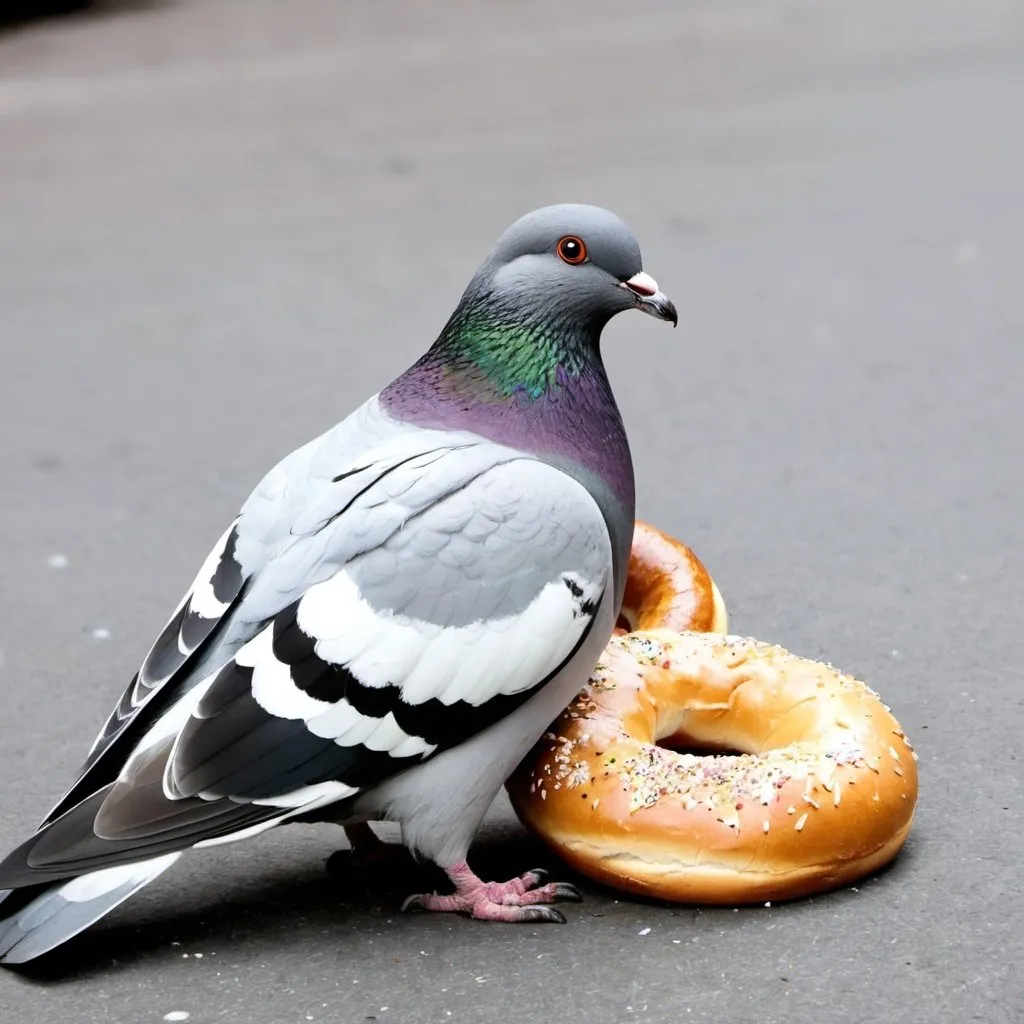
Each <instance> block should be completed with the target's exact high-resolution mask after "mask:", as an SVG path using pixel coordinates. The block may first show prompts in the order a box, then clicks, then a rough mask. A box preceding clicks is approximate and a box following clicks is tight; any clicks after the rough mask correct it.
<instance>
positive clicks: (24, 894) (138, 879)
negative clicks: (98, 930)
mask: <svg viewBox="0 0 1024 1024" xmlns="http://www.w3.org/2000/svg"><path fill="white" fill-rule="evenodd" d="M180 856H181V854H180V853H168V854H164V856H162V857H154V858H152V859H150V860H144V861H138V862H136V863H134V864H117V865H115V866H114V867H111V868H104V869H102V870H100V871H92V872H90V873H89V874H87V875H79V876H78V877H77V878H72V879H71V880H70V881H67V882H58V883H56V884H43V885H33V886H27V887H26V888H24V889H14V890H8V891H7V892H6V893H4V892H3V891H2V890H0V915H4V916H3V917H0V963H2V964H23V963H27V962H28V961H29V960H34V959H35V958H36V957H38V956H42V955H43V954H44V953H47V952H49V951H50V950H51V949H53V948H55V947H56V946H59V945H61V943H63V942H66V941H67V940H68V939H70V938H72V937H73V936H75V935H77V934H78V933H79V932H81V931H84V930H85V929H86V928H88V927H89V925H91V924H94V923H95V922H96V921H98V920H99V919H100V918H101V917H104V916H105V915H106V914H109V913H110V911H112V910H113V909H114V908H115V907H117V906H118V905H119V904H121V903H123V902H124V901H125V900H126V899H128V897H129V896H131V895H133V894H134V893H136V892H138V891H139V889H141V888H142V887H143V886H144V885H148V884H149V883H150V882H152V881H153V879H154V878H156V877H157V875H159V874H161V873H162V872H164V871H166V870H167V868H169V867H170V866H171V865H172V864H173V863H174V862H175V861H176V860H177V859H178V858H179V857H180Z"/></svg>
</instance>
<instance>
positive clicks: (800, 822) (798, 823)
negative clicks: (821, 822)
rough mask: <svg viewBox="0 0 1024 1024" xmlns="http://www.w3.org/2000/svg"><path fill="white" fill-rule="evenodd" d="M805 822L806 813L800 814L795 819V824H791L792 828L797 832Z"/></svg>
mask: <svg viewBox="0 0 1024 1024" xmlns="http://www.w3.org/2000/svg"><path fill="white" fill-rule="evenodd" d="M806 824H807V815H806V814H801V815H800V817H799V818H797V819H796V824H795V825H794V826H793V828H795V829H796V830H797V832H800V831H802V830H803V827H804V825H806Z"/></svg>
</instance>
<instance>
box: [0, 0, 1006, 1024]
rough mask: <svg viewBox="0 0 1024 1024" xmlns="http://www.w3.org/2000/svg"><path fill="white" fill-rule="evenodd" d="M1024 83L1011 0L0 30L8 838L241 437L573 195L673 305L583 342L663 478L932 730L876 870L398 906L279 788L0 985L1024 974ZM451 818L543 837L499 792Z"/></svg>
mask: <svg viewBox="0 0 1024 1024" xmlns="http://www.w3.org/2000/svg"><path fill="white" fill-rule="evenodd" d="M1022 104H1024V11H1022V8H1021V5H1020V4H1019V3H1012V2H1010V0H972V3H970V4H964V3H960V2H958V0H941V2H940V0H913V2H906V3H903V4H899V5H893V4H891V3H889V2H887V0H860V2H858V3H836V2H834V3H829V4H820V3H816V2H813V0H806V2H797V0H781V2H775V3H766V2H764V0H729V2H726V0H719V2H718V3H716V4H699V3H694V2H689V3H682V2H680V0H662V2H648V3H646V4H636V3H634V4H623V3H607V2H603V0H602V2H596V0H578V2H575V3H560V4H552V3H549V2H540V0H533V2H530V3H519V4H515V5H513V4H508V5H504V6H501V5H486V6H485V5H472V4H469V3H468V2H464V3H444V2H436V3H427V4H420V3H413V2H411V0H409V2H400V0H395V2H391V3H381V4H373V5H369V4H367V5H359V4H355V3H339V2H333V3H330V2H327V0H323V2H312V0H310V2H303V3H295V4H284V3H281V2H271V0H244V2H242V0H237V2H212V0H206V2H198V0H193V2H176V0H162V2H150V3H134V4H129V3H122V4H118V3H107V4H105V5H98V6H97V8H96V9H94V10H93V11H92V12H86V13H83V14H80V15H75V16H71V17H67V18H58V19H54V20H49V21H40V22H36V23H29V24H27V25H22V26H8V27H7V28H6V29H5V30H3V31H0V357H2V358H0V368H2V372H0V424H2V430H3V438H4V444H3V447H2V451H0V479H2V481H3V484H2V488H3V490H2V499H0V551H2V560H3V567H4V568H3V585H2V590H0V690H2V695H3V698H4V712H3V718H2V722H0V785H2V787H3V796H2V799H0V845H2V846H3V847H4V849H6V848H7V847H9V846H11V845H13V844H14V843H15V842H16V841H18V840H20V839H21V838H22V837H23V835H24V834H25V832H26V831H27V830H28V829H30V828H31V827H32V826H33V825H34V823H35V822H36V820H37V819H38V818H39V817H40V816H41V815H42V813H43V812H45V811H46V810H47V808H48V807H49V806H50V804H51V803H52V801H53V800H54V799H55V798H56V797H57V796H58V795H59V794H60V792H61V791H62V789H63V787H64V786H65V784H66V783H67V782H68V781H69V780H70V778H71V776H72V775H73V773H74V771H75V769H76V767H77V765H78V763H79V761H80V759H81V757H82V756H83V754H84V751H85V748H86V747H87V745H88V743H89V741H90V740H91V738H92V735H93V733H94V731H95V729H96V727H97V725H98V723H99V721H100V720H101V718H102V717H103V716H104V715H105V714H106V711H107V709H108V707H109V705H110V704H111V702H112V701H113V700H114V698H115V697H116V695H117V694H118V693H119V691H120V689H121V687H122V685H123V684H124V683H125V682H126V681H127V679H128V677H129V676H130V674H131V672H132V671H133V669H134V667H135V665H136V663H137V662H138V660H139V659H140V658H141V656H142V654H143V653H144V651H145V649H146V647H147V644H148V642H149V640H150V639H151V638H152V636H153V635H154V633H155V632H156V630H157V629H158V628H159V627H160V625H161V624H162V623H163V621H164V618H165V615H166V614H167V613H168V611H169V610H170V609H171V607H172V606H173V605H174V603H175V602H176V601H177V599H178V597H179V594H180V592H181V591H182V588H183V587H184V586H185V585H186V584H187V582H188V581H189V580H190V579H191V577H192V574H193V571H194V569H195V568H196V566H197V565H198V562H199V560H200V559H201V557H202V556H203V555H204V554H205V552H206V550H207V548H208V546H209V544H210V543H211V542H212V540H213V539H214V538H215V537H216V536H217V535H218V534H219V533H220V531H221V529H222V528H223V525H224V524H225V523H226V521H227V519H228V517H230V515H231V514H232V513H233V511H234V509H235V507H236V505H237V504H238V502H239V501H240V500H241V498H242V497H243V496H244V495H245V494H246V493H247V492H248V490H249V488H250V487H251V486H252V484H253V483H255V481H256V480H257V479H258V477H259V476H260V475H261V473H262V472H263V470H264V469H265V468H266V467H268V466H269V465H270V464H271V462H272V461H273V460H276V459H277V458H278V457H279V456H281V455H282V454H284V453H285V452H287V451H289V450H290V449H291V448H293V447H294V446H296V445H298V444H299V443H301V442H302V441H304V440H306V439H307V438H308V437H310V436H312V435H313V434H314V433H315V432H318V431H320V430H321V429H323V428H324V427H326V426H328V425H329V424H331V423H332V422H334V421H335V419H337V418H340V417H341V415H343V414H344V413H345V412H346V411H348V410H349V409H350V408H351V407H352V406H353V405H354V404H355V403H357V402H358V401H360V400H361V399H362V398H364V397H365V396H366V395H367V394H369V393H370V392H371V391H373V390H375V389H377V388H378V387H380V386H382V385H383V384H384V383H386V382H387V381H388V380H389V379H390V377H391V376H392V375H393V374H394V373H396V372H397V371H399V370H401V369H402V368H404V367H405V366H406V365H407V364H408V363H409V362H410V361H411V360H412V359H413V358H414V357H415V356H416V355H418V354H419V352H420V350H421V349H422V348H423V347H425V345H426V344H427V343H429V342H430V341H431V340H432V338H433V336H434V332H435V331H436V330H437V329H438V328H439V327H440V325H441V324H442V322H443V320H444V319H445V317H446V316H447V314H448V312H449V310H450V309H451V307H452V305H453V304H454V302H455V301H456V300H457V298H458V295H459V293H460V291H461V289H462V287H463V285H464V284H465V282H466V280H467V278H468V276H469V274H470V273H471V271H472V270H473V269H474V268H475V266H476V264H477V261H478V260H479V258H480V257H481V255H482V254H483V252H484V251H485V250H486V248H487V247H488V246H489V245H490V244H491V242H492V241H493V239H494V237H495V236H496V235H497V233H498V232H499V231H500V230H502V229H503V228H504V227H505V226H506V224H507V223H508V222H510V221H511V220H512V219H513V218H514V217H516V216H518V215H519V214H520V213H522V212H524V211H525V210H527V209H530V208H532V207H534V206H537V205H541V204H543V203H547V202H552V201H562V200H581V201H591V202H598V203H602V204H604V205H607V206H610V207H612V208H613V209H615V210H617V211H619V212H620V213H621V214H622V215H623V216H625V217H626V219H627V220H629V221H630V222H631V223H632V225H633V226H634V227H635V229H636V231H637V233H638V235H639V237H640V238H641V240H642V243H643V245H644V250H645V257H646V265H647V269H648V270H649V271H650V272H651V273H652V274H654V275H655V276H656V277H657V278H658V280H659V282H660V283H661V284H662V286H663V288H665V290H666V291H667V292H668V293H669V294H670V295H672V297H673V298H674V299H675V300H676V303H677V304H678V306H679V308H680V311H681V315H682V322H681V325H680V329H679V330H678V331H676V332H672V331H670V330H666V329H665V328H664V326H663V325H659V324H655V323H654V322H653V321H650V320H647V319H645V318H642V317H638V316H631V317H621V318H619V320H617V321H616V322H615V324H614V325H613V327H612V329H611V330H610V331H609V333H608V336H607V341H606V351H607V353H608V360H609V363H610V366H611V371H612V376H613V380H614V383H615V385H616V388H617V392H618V395H619V398H620V401H621V405H622V408H623V412H624V415H625V418H626V421H627V425H628V428H629V430H630V434H631V437H632V439H633V443H634V446H635V451H636V459H637V468H638V475H639V489H640V513H641V515H642V516H643V517H645V518H648V519H650V520H652V521H654V522H655V523H658V524H659V525H661V526H663V527H665V528H667V529H669V530H671V531H672V532H674V533H676V534H677V535H679V536H681V537H683V538H685V539H686V540H687V541H689V542H690V543H692V544H693V545H694V546H695V547H696V549H697V550H698V552H699V553H700V554H701V555H702V556H703V557H704V559H705V560H706V561H707V563H708V564H709V566H710V568H711V570H712V572H713V573H714V575H715V576H716V578H717V580H718V582H719V584H720V586H721V588H722V590H723V592H724V593H725V595H726V598H727V600H728V601H729V604H730V608H731V612H732V621H733V625H734V628H735V629H736V630H737V631H739V632H743V633H749V634H753V635H756V636H758V637H761V638H763V639H769V640H773V641H777V642H780V643H783V644H785V645H787V646H789V647H790V648H791V649H793V650H795V651H797V652H798V653H801V654H804V655H808V656H811V657H822V658H827V659H829V660H831V661H833V662H834V663H836V664H837V665H839V666H840V667H842V668H845V669H847V670H849V671H852V672H856V673H858V674H860V675H861V676H862V677H864V678H865V679H867V680H868V681H870V682H871V683H872V684H873V685H874V686H875V687H876V688H877V689H878V690H880V691H881V693H882V694H883V696H884V697H885V698H886V699H887V700H888V701H889V703H891V704H892V706H893V710H894V712H895V713H896V715H897V717H898V718H899V719H900V721H901V722H902V724H903V725H904V727H905V728H906V730H907V732H908V734H909V735H910V737H911V739H912V740H913V741H914V742H915V744H916V746H917V747H918V750H919V752H920V755H921V763H920V768H921V772H922V793H921V800H920V804H919V815H918V818H917V821H916V825H915V829H914V831H913V834H912V837H911V841H910V842H909V844H908V846H907V848H906V850H905V852H904V854H903V856H902V857H901V858H900V860H899V861H898V863H897V865H896V866H895V867H894V868H893V869H892V870H891V871H889V872H887V873H885V874H884V875H882V876H880V877H877V878H872V879H869V880H865V881H864V882H863V883H862V884H861V885H859V886H857V887H856V888H852V889H848V890H846V891H843V892H839V893H835V894H833V895H829V896H826V897H820V898H816V899H812V900H806V901H802V902H799V903H793V904H790V905H786V906H773V907H771V908H765V907H757V908H755V909H746V910H742V911H739V912H733V911H730V910H697V909H693V908H689V907H672V906H662V905H654V904H648V903H643V902H639V901H636V900H631V899H627V898H625V897H623V898H618V899H617V898H616V894H615V893H611V892H606V891H600V890H598V889H597V888H596V887H594V886H590V885H588V886H586V895H587V900H586V902H585V903H584V904H583V905H582V906H579V907H570V908H569V916H570V922H569V924H568V925H567V926H565V927H563V928H556V927H552V926H547V927H529V926H518V927H513V926H499V925H481V924H477V923H474V922H471V921H467V920H463V919H453V918H450V917H447V916H402V915H400V914H398V913H397V912H396V910H397V903H398V896H397V894H395V893H391V892H388V891H386V890H384V889H382V888H381V887H380V886H377V887H374V886H370V887H369V888H368V890H367V889H366V887H365V886H363V885H362V883H359V884H358V888H357V891H355V892H352V891H351V890H350V889H346V887H345V886H344V885H343V884H342V883H340V882H338V881H332V880H330V879H329V878H327V877H326V876H325V874H324V872H323V861H324V859H325V858H326V856H327V855H328V854H329V853H330V852H331V851H332V850H334V849H335V848H337V847H338V846H339V845H342V844H341V840H340V836H339V835H338V834H336V832H335V831H334V830H332V829H330V828H327V827H318V828H295V829H292V830H291V831H287V830H282V831H279V832H277V833H275V834H273V835H271V836H269V837H266V838H263V839H261V840H259V841H256V842H251V843H248V844H244V845H241V846H237V847H235V848H229V849H222V850H219V851H211V852H210V853H208V854H206V855H204V856H195V857H193V858H190V859H188V860H187V861H186V862H183V863H182V864H180V865H179V866H178V867H177V868H176V869H174V870H173V871H172V872H170V873H169V874H168V875H165V876H164V877H163V878H162V879H160V881H159V882H158V883H157V884H154V885H153V886H152V887H150V888H149V889H148V890H146V891H145V892H144V893H143V894H141V895H140V896H139V897H137V898H136V899H135V900H133V901H132V902H131V903H130V904H128V905H126V906H124V907H122V908H121V909H120V910H119V911H118V912H117V913H116V914H115V915H113V916H111V918H109V919H108V920H107V921H106V922H104V923H103V924H102V925H100V926H98V927H96V928H95V929H93V930H92V931H91V932H90V933H89V934H88V936H87V937H86V938H84V939H83V940H81V941H78V942H76V943H74V944H73V945H72V946H70V947H68V948H67V950H66V951H65V952H64V953H63V954H60V955H58V956H56V957H54V958H52V959H51V960H50V961H48V962H47V963H46V964H44V965H42V966H40V967H39V968H37V969H36V970H34V971H33V972H29V973H24V974H14V973H9V972H3V973H0V1020H3V1021H5V1022H6V1021H19V1022H20V1021H37V1020H42V1019H44V1017H45V1018H46V1019H48V1020H50V1019H52V1020H69V1021H74V1022H76V1024H92V1022H98V1021H108V1022H109V1021H117V1022H121V1021H125V1022H145V1021H154V1022H157V1021H160V1020H162V1019H164V1015H165V1014H167V1013H171V1012H172V1011H183V1012H187V1013H188V1014H190V1018H189V1020H190V1021H191V1022H192V1024H205V1022H207V1021H228V1022H233V1021H245V1022H253V1024H262V1022H267V1024H270V1022H273V1024H290V1022H293V1021H294V1022H304V1021H363V1020H373V1019H376V1020H377V1021H381V1022H387V1021H394V1022H400V1024H419V1022H428V1021H429V1022H435V1021H436V1022H444V1021H448V1020H452V1021H464V1022H476V1021H495V1022H499V1021H500V1022H508V1024H514V1022H542V1021H546V1020H548V1019H553V1020H564V1021H587V1022H588V1024H613V1022H614V1024H618V1022H625V1021H633V1020H636V1021H647V1022H664V1024H678V1022H681V1021H691V1020H692V1021H695V1022H696V1021H708V1022H716V1024H721V1022H726V1024H728V1022H746V1021H759V1022H766V1024H767V1022H773V1021H775V1022H782V1021H784V1022H795V1024H799V1022H805V1021H806V1022H833V1021H843V1022H846V1021H849V1022H860V1021H868V1020H896V1019H899V1020H902V1021H929V1022H945V1021H950V1022H952V1021H957V1022H959V1021H967V1020H971V1021H985V1022H998V1021H1011V1020H1020V1019H1021V1018H1022V1016H1024V999H1022V991H1024V983H1022V981H1021V975H1020V968H1019V964H1020V961H1021V957H1022V954H1024V924H1022V923H1021V920H1020V915H1021V912H1022V910H1024V901H1022V898H1021V882H1020V877H1021V873H1020V862H1021V852H1020V843H1021V840H1022V839H1024V821H1022V812H1021V808H1022V803H1021V797H1020V782H1021V768H1022V762H1021V761H1020V760H1019V759H1018V757H1017V755H1016V754H1015V753H1013V751H1014V750H1015V749H1016V748H1017V745H1018V743H1019V737H1020V735H1021V731H1022V728H1024V697H1022V691H1021V674H1020V669H1019V666H1020V648H1019V643H1020V634H1019V629H1020V609H1021V597H1022V586H1024V584H1022V580H1024V545H1022V543H1021V507H1022V505H1024V471H1022V459H1021V456H1020V454H1019V452H1020V447H1019V446H1020V443H1021V442H1020V435H1021V432H1022V429H1024V402H1022V401H1021V395H1022V386H1024V354H1022V353H1024V298H1022V295H1024V290H1022V285H1021V281H1022V279H1024V247H1022V245H1021V238H1022V235H1024V213H1022V210H1024V205H1022V202H1021V182H1022V181H1024V135H1022V133H1021V109H1022ZM65 562H66V564H65ZM60 566H63V567H60ZM474 855H475V858H476V863H477V864H478V866H480V867H481V868H482V869H483V870H485V871H488V872H491V873H493V874H495V875H497V874H499V873H502V872H506V871H511V870H513V869H520V868H525V867H529V866H532V865H533V864H534V862H538V861H539V862H545V861H547V858H546V857H545V855H544V854H543V853H542V852H541V851H540V849H539V847H538V845H537V844H536V843H535V842H534V841H533V840H531V839H530V838H529V837H528V836H527V835H526V833H525V832H524V831H523V829H522V828H521V827H520V826H519V825H518V824H517V823H516V821H515V819H514V818H513V816H512V814H511V812H510V810H509V808H508V804H507V802H506V801H505V800H504V798H503V799H502V800H501V801H500V803H499V804H498V805H497V806H496V807H495V808H494V811H493V813H492V815H491V816H490V818H489V819H488V823H487V825H486V827H485V829H484V831H483V833H482V835H481V837H480V840H479V844H478V848H477V849H476V851H475V854H474Z"/></svg>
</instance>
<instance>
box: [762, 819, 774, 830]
mask: <svg viewBox="0 0 1024 1024" xmlns="http://www.w3.org/2000/svg"><path fill="white" fill-rule="evenodd" d="M771 827H772V823H771V822H770V821H769V820H768V819H767V818H765V819H764V825H763V826H762V828H763V830H764V832H765V833H767V832H768V829H770V828H771Z"/></svg>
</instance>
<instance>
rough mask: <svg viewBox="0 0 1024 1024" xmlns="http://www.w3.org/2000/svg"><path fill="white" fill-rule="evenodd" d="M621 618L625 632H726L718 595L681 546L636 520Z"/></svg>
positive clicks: (697, 562)
mask: <svg viewBox="0 0 1024 1024" xmlns="http://www.w3.org/2000/svg"><path fill="white" fill-rule="evenodd" d="M622 619H623V620H624V625H625V626H627V627H628V629H658V628H660V629H678V630H684V629H696V630H700V631H702V632H708V633H724V632H725V631H726V629H727V628H728V620H727V616H726V611H725V603H724V602H723V601H722V595H721V594H719V593H718V588H717V587H716V586H715V584H714V581H713V580H712V579H711V575H710V574H709V573H708V571H707V569H705V568H704V565H703V564H702V563H701V561H700V559H699V558H698V557H697V556H696V555H695V554H694V553H693V551H691V550H690V549H689V548H688V547H687V546H686V545H685V544H682V543H681V542H680V541H678V540H676V539H675V538H674V537H670V536H669V535H668V534H667V533H664V532H662V531H661V530H659V529H658V528H657V527H654V526H651V525H650V524H649V523H644V522H640V521H639V520H637V522H636V523H635V525H634V529H633V547H632V549H631V551H630V556H629V574H628V576H627V578H626V594H625V597H624V598H623V602H622Z"/></svg>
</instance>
